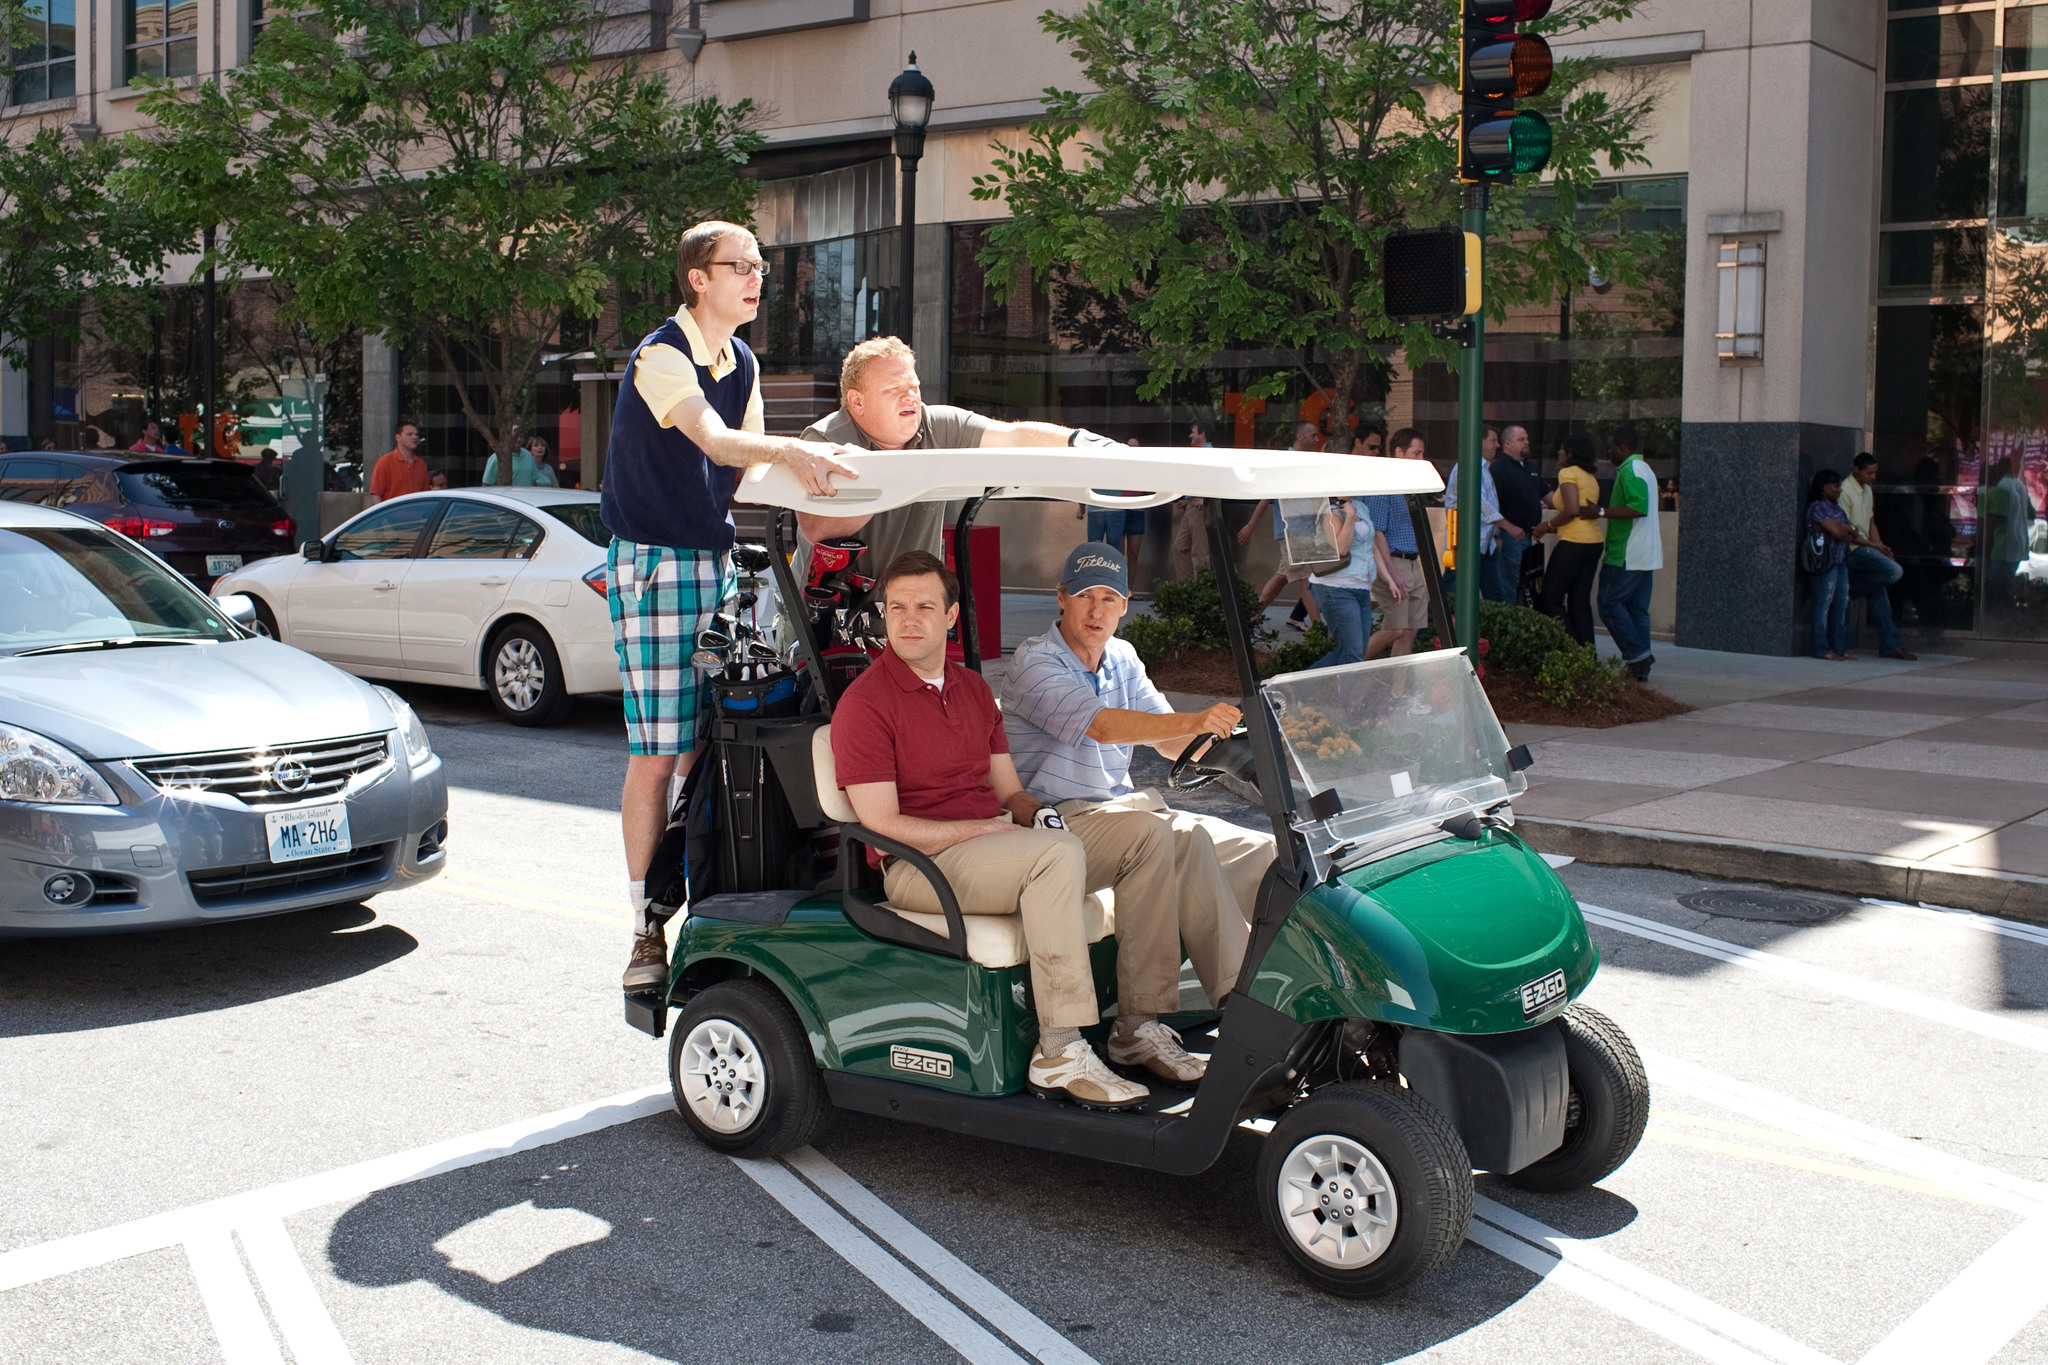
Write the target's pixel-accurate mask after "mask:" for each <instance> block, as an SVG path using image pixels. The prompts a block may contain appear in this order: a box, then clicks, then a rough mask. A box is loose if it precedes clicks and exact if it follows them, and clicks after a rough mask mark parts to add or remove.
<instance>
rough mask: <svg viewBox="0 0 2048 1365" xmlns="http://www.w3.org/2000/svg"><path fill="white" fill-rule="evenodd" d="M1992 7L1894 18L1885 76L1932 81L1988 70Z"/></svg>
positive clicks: (1993, 20)
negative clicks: (1959, 12)
mask: <svg viewBox="0 0 2048 1365" xmlns="http://www.w3.org/2000/svg"><path fill="white" fill-rule="evenodd" d="M1997 22H1998V15H1997V12H1996V11H1993V10H1971V11H1967V12H1965V13H1962V14H1929V15H1925V16H1922V17H1920V18H1915V19H1894V20H1892V22H1891V37H1890V42H1889V44H1888V57H1889V60H1888V61H1887V62H1886V64H1885V79H1886V80H1892V81H1932V80H1943V79H1946V78H1949V77H1954V76H1988V75H1990V74H1991V52H1992V38H1993V30H1994V29H1995V27H1996V25H1997Z"/></svg>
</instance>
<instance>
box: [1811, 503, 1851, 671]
mask: <svg viewBox="0 0 2048 1365" xmlns="http://www.w3.org/2000/svg"><path fill="white" fill-rule="evenodd" d="M1841 496H1842V476H1841V475H1840V474H1837V473H1836V472H1835V471H1834V470H1832V469H1823V470H1821V471H1820V472H1819V473H1818V474H1815V475H1814V476H1813V482H1812V483H1810V484H1808V485H1807V488H1806V533H1807V534H1808V535H1819V536H1820V537H1821V538H1822V540H1823V542H1824V543H1825V548H1824V549H1823V550H1822V551H1821V555H1820V566H1819V567H1818V568H1816V569H1813V570H1811V571H1809V572H1808V573H1807V575H1806V576H1807V579H1808V580H1809V581H1810V582H1811V583H1812V585H1813V657H1814V658H1816V659H1826V660H1828V661H1829V662H1831V663H1840V662H1842V661H1843V660H1844V659H1853V658H1855V657H1856V656H1855V655H1854V654H1851V653H1849V650H1848V640H1847V636H1848V628H1847V622H1848V616H1849V564H1848V559H1849V553H1848V552H1849V548H1850V547H1851V546H1852V545H1854V544H1856V543H1857V541H1858V539H1859V537H1858V536H1857V534H1856V528H1855V527H1853V526H1851V525H1850V524H1849V518H1848V516H1847V515H1846V514H1844V513H1843V511H1842V506H1841V503H1840V502H1838V501H1837V499H1838V498H1840V497H1841Z"/></svg>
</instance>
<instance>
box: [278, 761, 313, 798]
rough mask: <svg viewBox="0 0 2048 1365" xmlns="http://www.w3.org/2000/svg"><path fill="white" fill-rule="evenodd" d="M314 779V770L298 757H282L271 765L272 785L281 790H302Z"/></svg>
mask: <svg viewBox="0 0 2048 1365" xmlns="http://www.w3.org/2000/svg"><path fill="white" fill-rule="evenodd" d="M312 780H313V773H312V770H311V769H309V768H307V767H306V765H305V764H304V763H301V762H300V761H299V760H298V759H296V758H291V757H285V758H280V759H279V760H277V762H275V763H273V764H271V765H270V785H271V786H273V787H275V788H277V789H278V790H279V791H281V792H302V791H304V790H305V789H306V784H307V783H308V782H311V781H312Z"/></svg>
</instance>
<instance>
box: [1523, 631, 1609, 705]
mask: <svg viewBox="0 0 2048 1365" xmlns="http://www.w3.org/2000/svg"><path fill="white" fill-rule="evenodd" d="M1622 677H1623V674H1622V667H1621V660H1619V659H1602V658H1601V657H1600V656H1599V655H1598V654H1597V653H1595V652H1594V649H1593V646H1591V645H1581V644H1572V645H1568V646H1567V647H1566V648H1564V649H1559V650H1553V651H1552V652H1551V653H1550V654H1549V655H1548V656H1547V657H1545V659H1544V660H1543V663H1542V665H1541V666H1539V667H1538V668H1537V670H1536V695H1537V696H1539V697H1541V698H1543V700H1544V701H1546V702H1549V703H1550V704H1551V705H1552V706H1556V707H1560V708H1563V709H1565V710H1574V711H1575V710H1580V709H1584V708H1592V709H1594V710H1602V709H1605V708H1606V707H1609V706H1612V705H1614V704H1615V703H1616V702H1617V701H1619V700H1620V697H1621V689H1622V687H1623V685H1624V684H1623V682H1622Z"/></svg>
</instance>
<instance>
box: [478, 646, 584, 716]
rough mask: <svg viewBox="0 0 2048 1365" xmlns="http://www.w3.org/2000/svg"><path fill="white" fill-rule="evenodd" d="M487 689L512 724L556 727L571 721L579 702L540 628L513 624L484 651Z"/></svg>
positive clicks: (499, 712) (560, 661)
mask: <svg viewBox="0 0 2048 1365" xmlns="http://www.w3.org/2000/svg"><path fill="white" fill-rule="evenodd" d="M484 670H485V673H484V689H485V690H486V691H487V692H489V693H490V694H491V705H493V706H495V707H497V708H498V714H499V715H500V716H503V717H504V718H505V719H506V720H509V721H511V722H512V723H513V724H514V725H554V724H556V723H558V722H560V721H563V720H566V719H568V717H569V712H570V711H572V710H574V709H575V706H576V699H575V698H574V697H572V696H570V695H569V690H568V688H567V687H566V686H564V685H563V682H562V660H561V656H560V655H558V654H556V653H555V643H554V641H552V640H550V639H549V638H548V633H547V632H546V631H544V630H542V629H541V628H540V627H539V626H536V625H532V624H530V623H528V622H525V621H514V622H513V623H512V624H511V625H509V626H507V627H505V628H504V629H503V630H501V631H499V632H498V634H497V635H496V636H495V637H494V638H493V639H492V640H491V646H490V648H489V649H488V650H486V651H485V652H484Z"/></svg>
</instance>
